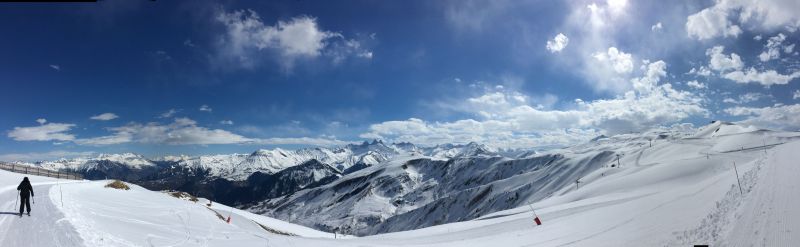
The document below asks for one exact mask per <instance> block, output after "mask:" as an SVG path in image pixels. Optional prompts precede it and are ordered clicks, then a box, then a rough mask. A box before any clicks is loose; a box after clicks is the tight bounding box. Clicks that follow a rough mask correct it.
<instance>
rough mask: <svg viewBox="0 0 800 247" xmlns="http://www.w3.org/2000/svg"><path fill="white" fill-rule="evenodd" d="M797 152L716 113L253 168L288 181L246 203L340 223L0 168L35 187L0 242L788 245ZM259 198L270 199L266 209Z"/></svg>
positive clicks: (799, 143)
mask: <svg viewBox="0 0 800 247" xmlns="http://www.w3.org/2000/svg"><path fill="white" fill-rule="evenodd" d="M798 149H800V133H798V132H777V131H769V130H761V129H756V128H749V127H745V126H738V125H733V124H729V123H720V122H716V123H713V124H711V125H709V126H705V127H703V128H701V129H700V130H697V131H688V130H682V129H681V128H669V129H656V130H652V131H648V132H645V133H637V134H624V135H616V136H610V137H607V138H601V139H598V140H595V141H592V142H588V143H584V144H581V145H577V146H574V147H569V148H564V149H560V150H547V151H540V152H539V153H538V154H535V155H533V156H531V157H526V158H522V159H513V158H507V157H493V156H478V157H457V158H453V159H449V160H442V159H436V158H432V157H428V156H424V155H422V154H420V153H418V152H416V153H407V154H398V155H396V156H394V157H392V158H390V159H389V160H388V161H386V162H383V163H380V164H377V165H373V166H370V167H366V168H364V169H362V170H358V171H354V172H352V173H350V174H343V175H340V174H338V171H339V169H338V168H334V167H333V166H330V165H328V164H324V163H321V162H319V161H316V160H311V161H307V162H304V163H302V164H300V165H296V166H292V167H290V168H287V169H283V170H281V171H279V172H276V173H274V174H265V173H260V172H259V173H256V174H257V175H255V176H251V177H250V178H249V180H250V179H255V178H263V180H264V181H262V182H259V183H258V184H265V185H267V186H265V187H263V188H260V189H265V190H263V191H258V192H255V193H270V192H269V191H270V189H272V188H278V187H280V186H284V185H290V186H288V187H282V188H289V187H292V189H289V190H294V189H298V188H299V190H298V191H296V192H293V193H289V194H287V195H286V196H284V197H285V198H284V197H282V198H273V199H270V200H268V201H266V202H265V203H261V204H259V205H256V206H254V207H251V208H249V209H250V210H252V211H256V212H261V211H269V212H266V214H268V215H270V214H274V215H277V216H281V217H285V216H287V215H288V214H286V213H287V212H296V213H299V214H301V215H298V216H297V217H294V218H292V217H288V218H290V219H292V220H293V221H295V222H296V223H301V224H303V225H306V226H311V227H313V228H317V229H331V230H337V231H339V232H338V233H332V232H323V231H318V230H314V229H311V228H308V227H303V226H300V225H295V224H292V223H288V222H283V221H280V220H276V219H273V218H270V217H267V216H264V215H257V214H252V213H250V212H247V211H243V210H238V209H235V208H230V207H227V206H225V205H222V204H220V203H218V202H216V201H215V202H214V203H213V204H206V203H207V202H208V201H207V200H206V199H204V198H200V199H199V201H198V202H192V201H188V200H186V199H185V198H175V197H172V196H170V195H169V194H166V193H159V192H154V191H148V190H146V189H144V188H142V187H139V186H136V185H131V190H127V191H124V190H115V189H109V188H104V185H105V184H107V183H108V181H69V180H56V179H53V178H46V177H39V176H35V175H25V174H16V173H10V172H7V171H2V170H0V195H2V197H4V198H11V197H14V196H15V194H14V193H15V192H14V187H16V186H17V183H18V181H19V180H21V178H22V177H23V176H28V177H30V179H31V182H32V183H33V186H34V188H35V190H36V198H38V199H36V200H37V202H36V204H35V206H34V211H33V212H32V216H30V217H29V216H23V217H19V216H13V215H6V216H4V217H6V218H4V220H3V221H0V232H4V233H6V234H0V245H2V246H6V245H8V246H27V245H30V246H166V245H169V246H298V247H300V246H303V247H305V246H348V247H356V246H387V247H388V246H400V245H413V246H437V247H438V246H454V247H455V246H531V245H535V246H620V245H623V246H628V245H636V246H692V245H710V246H733V245H743V246H792V245H793V244H795V243H797V242H800V234H798V232H799V231H798V230H797V229H800V209H798V207H797V205H798V203H800V197H797V196H795V195H796V194H797V191H796V188H797V187H799V186H800V180H798V179H796V175H797V174H798V173H800V166H797V162H796V161H797V160H798V159H800V154H798V152H797V151H796V150H798ZM618 154H619V155H620V156H617V155H618ZM617 157H619V161H617ZM161 162H162V161H157V162H156V163H157V165H156V166H164V165H163V164H160V163H161ZM612 164H613V165H614V167H611V165H612ZM617 164H621V166H617ZM734 164H735V166H734ZM176 168H184V167H182V166H179V167H176ZM145 169H147V168H145ZM311 171H328V172H325V173H314V172H311ZM338 176H341V178H338V179H335V180H334V181H333V182H330V183H323V184H322V185H319V186H315V185H313V184H314V183H317V181H323V180H326V179H333V178H335V177H338ZM271 180H274V181H275V182H274V183H273V184H272V185H269V183H270V182H268V181H271ZM277 180H280V181H277ZM575 181H577V182H578V183H575ZM289 190H286V191H289ZM298 199H302V200H298ZM289 202H296V203H297V204H291V203H289ZM269 203H272V204H273V206H276V207H271V208H265V206H269V205H268V204H269ZM528 203H531V204H530V205H529V204H528ZM13 205H14V202H12V201H11V200H6V201H5V202H2V204H0V206H2V207H5V208H11V207H12V206H13ZM281 207H284V208H285V209H282V208H281ZM531 209H535V210H536V211H535V213H534V212H533V211H532V210H531ZM229 216H230V218H231V219H232V220H231V221H230V222H227V219H228V217H229ZM337 216H340V217H342V218H337ZM533 217H538V218H539V219H541V222H542V223H543V224H542V225H536V224H535V223H534V222H533V220H532V219H533ZM314 220H319V221H316V222H315V221H314ZM326 220H329V221H326ZM365 224H367V225H365ZM401 230H404V231H401ZM30 232H47V233H48V236H50V237H47V238H30V236H29V234H26V233H30ZM342 232H357V233H363V234H371V233H383V234H377V235H371V236H365V237H355V236H351V235H342V234H341V233H342ZM386 232H391V233H386ZM754 236H755V237H754Z"/></svg>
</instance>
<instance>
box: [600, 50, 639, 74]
mask: <svg viewBox="0 0 800 247" xmlns="http://www.w3.org/2000/svg"><path fill="white" fill-rule="evenodd" d="M592 56H593V57H594V58H595V59H597V60H598V61H600V62H603V63H604V64H607V65H608V66H611V67H612V68H613V69H614V71H615V72H617V73H619V74H627V73H630V72H631V71H632V70H633V59H632V57H631V54H630V53H625V52H622V51H620V50H618V49H617V48H616V47H609V48H608V51H607V52H596V53H594V54H593V55H592Z"/></svg>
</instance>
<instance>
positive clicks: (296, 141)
mask: <svg viewBox="0 0 800 247" xmlns="http://www.w3.org/2000/svg"><path fill="white" fill-rule="evenodd" d="M254 143H256V144H262V145H313V146H339V145H345V144H348V143H350V142H346V141H341V140H337V139H335V138H332V137H324V136H323V137H319V138H315V137H287V138H265V139H257V140H256V141H254Z"/></svg>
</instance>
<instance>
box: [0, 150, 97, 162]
mask: <svg viewBox="0 0 800 247" xmlns="http://www.w3.org/2000/svg"><path fill="white" fill-rule="evenodd" d="M94 154H95V152H91V151H87V152H74V151H64V150H55V151H49V152H31V153H7V154H0V160H3V161H29V162H32V161H43V160H54V159H60V158H76V157H88V156H92V155H94Z"/></svg>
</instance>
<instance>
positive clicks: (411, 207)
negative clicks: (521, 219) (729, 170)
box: [249, 122, 798, 235]
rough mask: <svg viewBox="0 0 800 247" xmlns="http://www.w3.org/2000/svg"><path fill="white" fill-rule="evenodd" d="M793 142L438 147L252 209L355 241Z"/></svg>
mask: <svg viewBox="0 0 800 247" xmlns="http://www.w3.org/2000/svg"><path fill="white" fill-rule="evenodd" d="M704 133H717V134H716V135H712V134H704ZM797 137H798V134H796V133H787V132H773V131H764V130H757V129H753V128H748V127H742V126H738V125H733V124H729V123H722V122H715V123H712V124H711V125H709V126H706V127H704V128H701V129H700V130H696V129H694V128H688V127H687V126H673V127H671V128H656V129H653V130H650V131H646V132H644V133H632V134H621V135H616V136H612V137H604V138H596V139H595V140H593V141H590V142H587V143H584V144H581V145H576V146H573V147H569V148H564V149H556V150H549V151H542V152H540V153H528V154H523V155H522V158H516V159H514V158H508V157H501V156H499V155H497V154H496V152H495V151H494V150H492V149H489V148H486V147H485V146H482V145H478V144H475V143H470V144H467V145H461V146H458V145H440V146H437V147H434V148H431V149H429V150H427V152H424V153H425V154H428V155H415V154H411V155H399V156H397V157H394V158H392V159H390V160H389V161H387V162H385V163H382V164H380V165H377V166H372V167H369V168H366V169H363V170H360V171H358V172H354V173H351V174H347V175H345V176H343V177H342V178H340V179H338V180H336V181H334V182H332V183H329V184H326V185H323V186H319V187H316V188H310V189H306V190H301V191H298V192H296V193H294V194H292V195H289V196H286V197H280V198H273V199H269V200H266V201H264V202H262V203H259V204H258V205H255V206H252V207H250V208H249V210H250V211H252V212H256V213H259V214H264V215H268V216H271V217H275V218H279V219H283V220H286V221H289V222H295V223H300V224H302V225H306V226H310V227H314V228H317V229H321V230H325V231H337V232H343V233H348V234H355V235H370V234H377V233H387V232H396V231H405V230H413V229H418V228H424V227H429V226H435V225H439V224H444V223H450V222H459V221H465V220H470V219H475V218H479V217H481V216H485V215H487V214H491V213H493V212H497V211H501V210H505V209H509V208H514V207H519V206H524V205H525V204H527V203H528V202H536V201H540V200H543V199H546V198H550V197H553V196H560V195H565V194H567V193H569V192H571V191H574V190H575V189H576V187H578V186H583V185H584V184H586V183H590V182H591V181H594V180H597V179H600V178H602V177H604V176H607V175H610V174H614V173H617V172H620V171H625V170H620V167H617V166H618V165H621V168H627V167H647V166H651V165H656V164H659V163H662V162H664V161H665V160H681V156H683V155H686V152H687V151H688V150H691V151H692V152H695V153H696V152H701V153H719V152H730V151H732V150H733V151H739V150H746V149H748V148H753V147H758V146H762V142H763V143H783V142H786V141H790V140H794V139H796V138H797ZM651 145H652V146H651ZM455 150H457V151H455ZM695 155H697V154H695ZM447 157H450V158H449V159H446V158H447Z"/></svg>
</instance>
